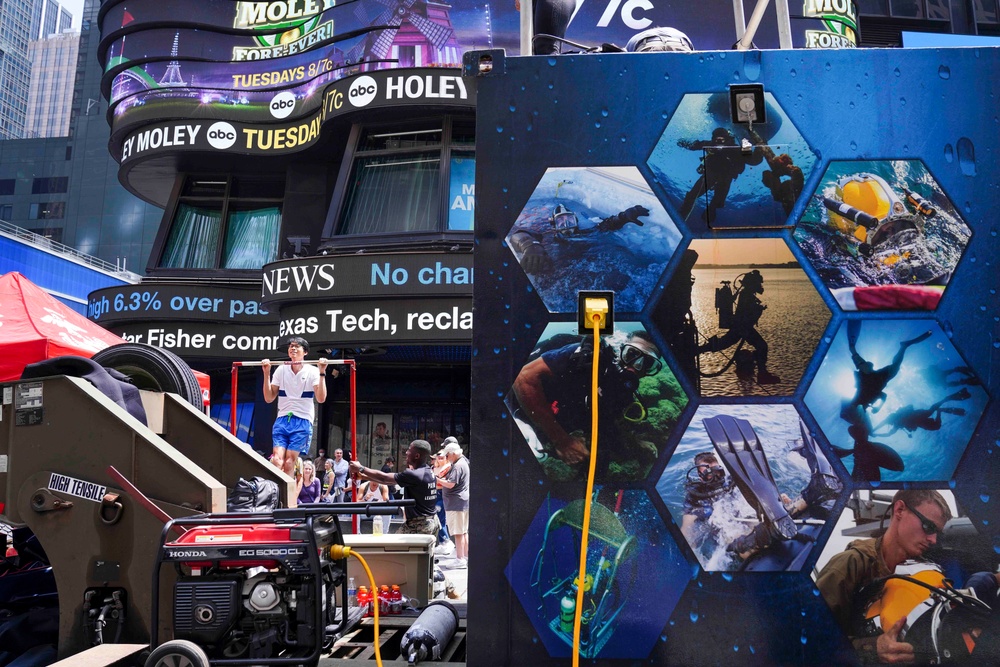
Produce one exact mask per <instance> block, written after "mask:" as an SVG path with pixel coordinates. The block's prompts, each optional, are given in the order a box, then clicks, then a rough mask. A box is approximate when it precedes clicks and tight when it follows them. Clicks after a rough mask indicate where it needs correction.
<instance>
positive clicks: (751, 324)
mask: <svg viewBox="0 0 1000 667" xmlns="http://www.w3.org/2000/svg"><path fill="white" fill-rule="evenodd" d="M735 282H737V283H738V284H737V286H736V293H735V294H733V293H732V292H731V291H730V297H731V298H734V299H735V310H732V303H731V301H730V302H729V303H726V304H723V305H722V306H721V307H720V313H719V325H720V327H721V328H724V329H728V331H727V332H726V333H724V334H723V335H721V336H712V337H711V338H709V339H708V340H707V341H706V342H705V343H703V344H702V345H699V346H698V348H697V350H696V353H697V354H703V353H705V352H720V351H722V350H725V349H728V348H730V347H732V346H733V345H736V344H737V343H740V342H742V341H746V342H747V343H749V344H750V345H751V346H753V349H754V352H753V359H754V362H755V363H756V367H757V383H758V384H777V383H779V382H781V378H779V377H778V376H777V375H774V374H773V373H771V372H770V371H768V370H767V352H768V345H767V341H766V340H764V337H763V336H761V335H760V332H759V331H757V322H758V321H759V320H760V316H761V315H763V314H764V311H765V310H766V309H767V306H766V305H764V303H763V302H762V301H761V300H760V299H759V298H758V297H757V295H758V294H763V293H764V276H762V275H761V273H760V271H758V270H757V269H753V270H751V271H747V272H746V273H744V274H742V275H741V276H740V277H739V278H737V281H735ZM720 289H721V288H720ZM725 289H728V286H726V288H725ZM716 294H717V302H716V303H717V305H719V301H718V296H719V293H718V292H717V293H716ZM726 308H729V309H730V310H729V311H726V310H725V309H726Z"/></svg>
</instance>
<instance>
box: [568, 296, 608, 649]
mask: <svg viewBox="0 0 1000 667" xmlns="http://www.w3.org/2000/svg"><path fill="white" fill-rule="evenodd" d="M600 322H601V316H600V315H599V314H595V315H594V317H593V323H594V364H593V366H594V373H593V378H592V385H593V387H592V394H591V401H590V432H591V439H590V467H589V469H588V471H587V494H586V495H585V496H584V499H583V528H582V530H583V536H582V537H581V538H580V570H579V572H580V573H579V575H577V577H578V578H577V585H576V611H575V612H574V613H573V667H579V665H580V626H581V625H582V622H583V593H584V591H583V589H584V583H585V582H586V577H587V542H588V540H589V537H590V505H591V496H593V493H594V476H595V475H596V473H597V393H598V392H597V380H598V372H597V370H598V360H599V359H600V351H601V347H600V345H601V325H600Z"/></svg>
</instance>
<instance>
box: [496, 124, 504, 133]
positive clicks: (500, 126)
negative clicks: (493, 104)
mask: <svg viewBox="0 0 1000 667" xmlns="http://www.w3.org/2000/svg"><path fill="white" fill-rule="evenodd" d="M497 134H503V125H497Z"/></svg>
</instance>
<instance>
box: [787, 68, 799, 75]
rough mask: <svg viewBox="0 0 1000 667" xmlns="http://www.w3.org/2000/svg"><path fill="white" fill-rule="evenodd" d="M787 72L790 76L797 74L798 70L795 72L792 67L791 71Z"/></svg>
mask: <svg viewBox="0 0 1000 667" xmlns="http://www.w3.org/2000/svg"><path fill="white" fill-rule="evenodd" d="M788 73H789V74H790V75H791V76H798V72H796V71H795V70H794V69H792V70H791V71H789V72H788Z"/></svg>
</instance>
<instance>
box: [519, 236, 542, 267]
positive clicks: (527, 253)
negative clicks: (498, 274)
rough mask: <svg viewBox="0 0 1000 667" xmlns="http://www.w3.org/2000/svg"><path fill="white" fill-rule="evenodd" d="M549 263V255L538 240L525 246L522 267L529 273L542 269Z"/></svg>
mask: <svg viewBox="0 0 1000 667" xmlns="http://www.w3.org/2000/svg"><path fill="white" fill-rule="evenodd" d="M548 263H549V257H548V255H546V254H545V248H543V247H542V244H541V243H539V242H538V241H535V242H533V243H532V244H531V245H529V246H528V247H527V248H525V249H524V254H523V255H521V268H522V269H524V270H525V272H527V273H537V272H539V271H542V270H544V269H545V267H546V266H547V265H548Z"/></svg>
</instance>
